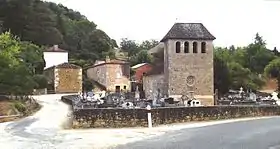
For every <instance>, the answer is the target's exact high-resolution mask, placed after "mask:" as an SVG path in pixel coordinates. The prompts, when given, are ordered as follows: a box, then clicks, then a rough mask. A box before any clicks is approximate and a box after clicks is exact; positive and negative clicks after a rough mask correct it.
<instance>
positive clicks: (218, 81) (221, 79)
mask: <svg viewBox="0 0 280 149" xmlns="http://www.w3.org/2000/svg"><path fill="white" fill-rule="evenodd" d="M230 85H231V84H230V74H229V69H228V66H227V63H226V61H225V60H223V59H222V57H218V56H216V55H215V56H214V88H215V89H218V91H219V94H220V95H222V94H224V93H226V92H227V91H228V90H229V88H230Z"/></svg>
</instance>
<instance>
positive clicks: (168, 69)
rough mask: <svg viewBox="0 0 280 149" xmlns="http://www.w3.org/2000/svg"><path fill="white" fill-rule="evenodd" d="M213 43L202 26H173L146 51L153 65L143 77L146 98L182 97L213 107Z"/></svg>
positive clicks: (209, 34)
mask: <svg viewBox="0 0 280 149" xmlns="http://www.w3.org/2000/svg"><path fill="white" fill-rule="evenodd" d="M213 40H215V37H214V36H213V35H212V34H211V33H210V32H209V31H208V30H207V29H206V28H205V26H204V25H203V24H202V23H175V24H174V25H173V26H172V28H171V29H170V30H169V32H168V33H167V34H166V35H165V36H164V37H163V39H162V40H161V41H160V43H159V45H157V46H156V47H154V48H152V49H150V50H149V53H150V54H151V55H152V56H153V57H154V62H153V68H152V70H151V71H150V72H148V73H146V74H145V75H144V78H143V89H144V91H145V95H146V97H147V98H148V99H152V98H154V97H155V96H158V95H155V94H158V93H160V94H159V95H160V96H162V97H163V96H169V97H174V98H175V99H179V100H180V99H181V96H182V95H186V96H188V97H189V96H191V97H194V98H196V99H198V100H200V101H201V103H202V105H214V72H213V71H214V70H213Z"/></svg>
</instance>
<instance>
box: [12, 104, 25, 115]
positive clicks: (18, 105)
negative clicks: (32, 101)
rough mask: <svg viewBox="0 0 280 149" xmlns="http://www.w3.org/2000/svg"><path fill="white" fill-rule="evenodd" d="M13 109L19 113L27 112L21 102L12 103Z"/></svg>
mask: <svg viewBox="0 0 280 149" xmlns="http://www.w3.org/2000/svg"><path fill="white" fill-rule="evenodd" d="M14 107H15V108H16V109H17V110H18V111H19V112H21V113H24V112H25V111H26V110H27V109H26V107H25V105H24V104H22V103H21V102H16V103H14Z"/></svg>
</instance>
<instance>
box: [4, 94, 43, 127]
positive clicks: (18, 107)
mask: <svg viewBox="0 0 280 149" xmlns="http://www.w3.org/2000/svg"><path fill="white" fill-rule="evenodd" d="M40 109H41V105H40V104H38V103H37V102H36V101H35V100H33V99H28V100H12V99H10V100H0V116H9V115H21V116H20V117H8V118H0V123H1V122H7V121H13V120H17V119H19V118H23V117H27V116H30V115H32V114H34V113H35V112H37V111H38V110H40Z"/></svg>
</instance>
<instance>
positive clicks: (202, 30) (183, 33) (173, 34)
mask: <svg viewBox="0 0 280 149" xmlns="http://www.w3.org/2000/svg"><path fill="white" fill-rule="evenodd" d="M168 39H193V40H215V39H216V38H215V37H214V36H213V35H212V34H211V33H210V32H209V31H208V30H207V28H206V27H205V26H204V25H203V23H196V22H192V23H179V22H178V23H175V24H174V25H173V26H172V27H171V29H170V30H169V31H168V32H167V34H166V35H165V36H164V37H163V39H162V40H161V42H164V41H165V40H168Z"/></svg>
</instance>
